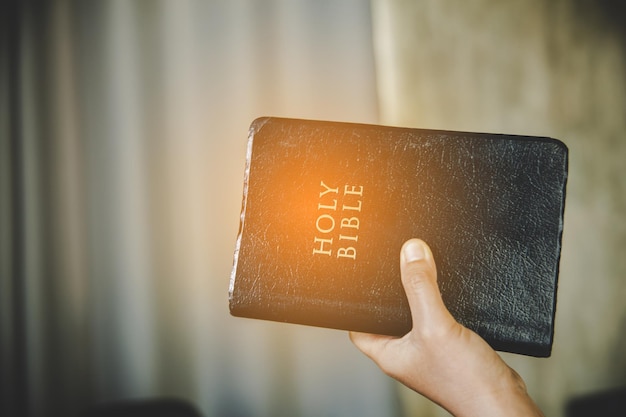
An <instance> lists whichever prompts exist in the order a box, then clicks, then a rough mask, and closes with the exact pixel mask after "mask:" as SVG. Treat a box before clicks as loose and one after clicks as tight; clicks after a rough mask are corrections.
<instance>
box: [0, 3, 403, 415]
mask: <svg viewBox="0 0 626 417" xmlns="http://www.w3.org/2000/svg"><path fill="white" fill-rule="evenodd" d="M3 23H5V24H6V25H4V26H3V29H2V30H3V39H2V42H3V43H2V57H3V59H2V69H1V70H2V73H1V75H2V76H1V77H0V80H1V82H2V88H0V96H1V97H2V102H1V105H2V109H1V110H2V111H1V112H0V114H1V115H2V119H1V120H2V125H1V129H2V141H1V146H2V149H1V152H0V156H1V158H2V163H1V165H0V166H1V169H2V182H1V186H2V188H1V189H0V192H1V193H2V194H1V197H2V198H1V199H0V201H1V202H2V209H1V212H0V213H1V214H2V218H1V219H2V241H1V245H2V246H1V247H0V250H1V256H2V276H1V285H2V287H1V293H0V297H1V300H0V306H1V308H2V322H1V323H2V327H1V328H0V331H1V332H2V333H1V343H2V351H1V352H0V353H1V360H2V362H1V364H0V369H1V371H0V372H1V374H2V389H1V390H0V395H1V398H0V414H2V415H7V416H8V415H12V416H21V415H26V416H49V415H66V416H72V415H76V413H78V412H79V411H81V410H83V409H85V408H87V407H89V406H90V405H93V404H95V403H100V402H107V401H114V400H120V399H126V398H153V397H178V398H182V399H185V400H188V401H189V402H191V403H193V404H194V405H195V406H196V407H197V408H198V409H199V410H200V411H201V412H202V413H203V415H204V416H207V417H208V416H226V415H229V416H268V417H269V416H272V417H273V416H319V415H335V416H353V415H361V416H380V415H393V414H394V410H396V409H398V406H397V401H396V398H395V397H394V394H393V385H392V384H391V382H390V381H389V380H388V379H387V378H386V377H384V376H383V375H382V374H381V373H380V372H379V371H378V370H377V369H376V368H375V367H374V365H373V364H372V363H370V361H369V360H368V359H366V358H365V357H363V356H362V355H361V354H360V353H359V352H358V351H357V350H356V349H355V348H354V347H353V346H352V345H351V343H350V342H349V339H348V336H347V334H346V333H345V332H338V331H331V330H323V329H313V328H304V327H298V326H287V325H281V324H275V323H265V322H261V321H252V320H244V319H236V318H233V317H230V316H229V313H228V280H229V276H230V268H231V263H232V253H233V250H234V243H235V238H236V234H237V229H238V222H239V211H240V204H241V193H242V185H243V183H242V180H243V170H244V161H245V146H246V140H247V130H248V125H249V123H250V122H251V121H252V120H253V119H254V118H255V117H258V116H264V115H276V116H285V117H302V118H319V119H335V120H348V121H355V122H369V123H375V122H377V96H376V84H375V78H374V61H373V48H372V33H371V16H370V7H369V3H368V2H363V1H340V2H336V1H315V2H309V1H191V0H176V1H174V0H170V1H166V0H163V1H123V0H119V1H75V2H71V1H52V2H29V1H26V2H9V6H8V7H7V13H6V14H4V17H3Z"/></svg>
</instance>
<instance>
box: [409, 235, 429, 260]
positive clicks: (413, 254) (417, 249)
mask: <svg viewBox="0 0 626 417" xmlns="http://www.w3.org/2000/svg"><path fill="white" fill-rule="evenodd" d="M425 257H426V252H425V250H424V245H423V244H422V243H421V242H420V241H417V240H412V241H410V242H408V243H407V244H406V245H404V259H405V260H406V262H415V261H421V260H423V259H424V258H425Z"/></svg>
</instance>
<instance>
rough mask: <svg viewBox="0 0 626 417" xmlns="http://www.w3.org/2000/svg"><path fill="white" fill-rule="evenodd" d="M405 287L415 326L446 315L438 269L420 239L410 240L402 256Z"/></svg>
mask: <svg viewBox="0 0 626 417" xmlns="http://www.w3.org/2000/svg"><path fill="white" fill-rule="evenodd" d="M400 271H401V275H402V285H403V286H404V290H405V292H406V297H407V300H408V302H409V307H410V308H411V317H412V319H413V326H414V327H415V325H416V324H419V323H424V321H426V322H428V323H430V324H433V320H437V319H439V318H441V316H442V315H447V314H448V312H447V309H446V307H445V305H444V304H443V301H442V299H441V293H440V292H439V287H438V286H437V268H436V265H435V261H434V258H433V254H432V252H431V251H430V248H429V247H428V245H427V244H426V243H425V242H424V241H422V240H420V239H410V240H408V241H407V242H406V243H405V244H404V245H403V246H402V251H401V254H400Z"/></svg>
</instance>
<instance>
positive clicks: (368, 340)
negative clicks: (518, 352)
mask: <svg viewBox="0 0 626 417" xmlns="http://www.w3.org/2000/svg"><path fill="white" fill-rule="evenodd" d="M400 267H401V275H402V284H403V286H404V289H405V291H406V294H407V299H408V301H409V306H410V308H411V316H412V319H413V329H412V330H411V331H410V332H409V333H408V334H406V335H405V336H403V337H401V338H396V337H390V336H381V335H374V334H366V333H357V332H351V333H350V338H351V340H352V342H353V343H354V344H355V345H356V346H357V348H359V350H361V351H362V352H363V353H364V354H365V355H367V356H368V357H370V358H371V359H372V360H373V361H374V362H375V363H376V364H377V365H378V366H379V367H380V368H381V369H382V370H383V372H385V373H386V374H387V375H389V376H391V377H393V378H395V379H397V380H398V381H400V382H401V383H403V384H404V385H406V386H407V387H409V388H411V389H412V390H414V391H416V392H418V393H420V394H422V395H424V396H425V397H427V398H429V399H430V400H431V401H434V402H435V403H437V404H439V405H440V406H442V407H443V408H445V409H446V410H448V412H450V413H451V414H453V415H454V416H456V417H471V416H481V417H488V416H505V415H506V416H510V417H516V416H543V413H542V412H541V410H539V408H538V407H537V406H536V405H535V403H534V402H533V400H532V399H531V398H530V396H529V395H528V392H527V390H526V385H525V384H524V381H523V380H522V378H521V377H520V376H519V375H518V374H517V373H516V372H515V371H514V370H513V369H511V368H510V367H509V366H508V365H507V364H506V363H505V362H504V361H503V360H502V359H501V358H500V356H499V355H498V354H497V353H496V352H495V351H494V350H493V349H492V348H491V347H490V346H489V345H488V344H487V343H486V342H485V341H484V340H483V339H482V338H481V337H480V336H478V335H477V334H476V333H474V332H473V331H471V330H469V329H468V328H466V327H464V326H462V325H461V324H459V323H458V322H457V321H456V320H455V319H454V318H453V317H452V315H451V314H450V312H449V311H448V309H447V308H446V306H445V305H444V303H443V300H442V299H441V293H440V292H439V287H438V285H437V268H436V265H435V261H434V259H433V255H432V252H431V251H430V248H429V247H428V245H427V244H426V243H425V242H423V241H421V240H419V239H411V240H409V241H407V242H406V243H405V244H404V245H403V247H402V251H401V254H400Z"/></svg>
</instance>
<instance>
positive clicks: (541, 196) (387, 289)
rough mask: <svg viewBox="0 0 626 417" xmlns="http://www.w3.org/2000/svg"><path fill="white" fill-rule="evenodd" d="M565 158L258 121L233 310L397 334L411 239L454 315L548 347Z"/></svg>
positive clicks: (496, 138) (450, 136) (535, 146)
mask: <svg viewBox="0 0 626 417" xmlns="http://www.w3.org/2000/svg"><path fill="white" fill-rule="evenodd" d="M567 158H568V151H567V147H566V146H565V145H564V144H563V143H562V142H560V141H558V140H556V139H551V138H543V137H527V136H511V135H495V134H480V133H465V132H452V131H435V130H421V129H408V128H397V127H385V126H376V125H364V124H351V123H336V122H323V121H312V120H296V119H282V118H259V119H257V120H255V121H254V122H253V123H252V125H251V127H250V131H249V138H248V149H247V162H246V168H245V178H244V192H243V203H242V211H241V223H240V229H239V233H238V236H237V241H236V248H235V254H234V262H233V270H232V274H231V277H230V286H229V304H230V312H231V314H232V315H234V316H240V317H248V318H257V319H265V320H273V321H281V322H290V323H299V324H305V325H312V326H321V327H329V328H336V329H344V330H355V331H361V332H368V333H378V334H388V335H398V336H400V335H403V334H405V333H407V332H408V331H409V330H410V329H411V315H410V311H409V306H408V302H407V299H406V295H405V293H404V289H403V287H402V283H401V279H400V265H399V253H400V248H401V246H402V244H403V243H404V242H405V241H406V240H408V239H410V238H413V237H417V238H420V239H423V240H424V241H425V242H426V243H428V245H429V246H430V247H431V249H432V251H433V254H434V257H435V262H436V264H437V270H438V283H439V287H440V290H441V293H442V297H443V299H444V302H445V304H446V306H447V307H448V309H449V310H450V312H451V313H452V315H453V316H454V317H455V318H456V319H457V320H458V321H459V322H460V323H462V324H463V325H465V326H467V327H468V328H470V329H472V330H474V331H475V332H477V333H478V334H479V335H480V336H482V337H483V338H484V339H485V340H486V341H487V342H488V343H489V344H490V345H491V346H492V347H493V348H494V349H496V350H500V351H507V352H513V353H519V354H525V355H531V356H538V357H546V356H550V353H551V349H552V342H553V335H554V316H555V309H556V290H557V278H558V271H559V259H560V252H561V235H562V231H563V213H564V205H565V187H566V180H567V163H568V160H567Z"/></svg>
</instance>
